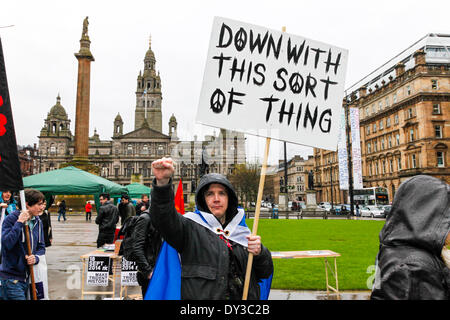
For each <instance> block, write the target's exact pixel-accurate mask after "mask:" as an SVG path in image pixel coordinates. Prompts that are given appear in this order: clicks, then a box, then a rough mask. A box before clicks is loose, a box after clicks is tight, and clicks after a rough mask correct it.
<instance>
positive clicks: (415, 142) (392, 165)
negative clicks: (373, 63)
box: [314, 34, 450, 203]
mask: <svg viewBox="0 0 450 320" xmlns="http://www.w3.org/2000/svg"><path fill="white" fill-rule="evenodd" d="M449 50H450V35H436V34H429V35H427V36H425V37H424V38H422V39H420V40H419V41H418V42H416V43H415V44H414V45H413V46H411V47H410V48H408V49H407V50H405V51H404V52H402V54H400V55H399V56H397V58H396V59H395V60H393V61H392V62H390V63H387V64H385V65H384V67H383V68H380V69H379V70H377V72H376V73H372V74H371V75H370V76H368V77H366V78H364V79H363V80H361V81H360V82H359V83H357V84H355V85H354V86H353V87H352V88H350V90H348V91H349V92H351V93H350V94H349V95H348V96H347V97H346V98H345V99H344V101H345V102H344V108H346V107H347V106H349V107H354V108H358V109H359V117H360V136H361V157H362V163H361V165H362V174H363V186H364V187H375V186H380V187H385V188H387V190H388V193H389V201H390V202H392V200H393V198H394V195H395V192H396V190H398V187H399V186H400V184H401V183H402V182H403V181H405V180H406V179H408V178H409V177H412V176H414V175H418V174H427V175H432V176H434V177H437V178H439V179H441V180H443V181H446V182H447V183H450V170H449V161H450V155H449V146H450V122H449V115H450V52H449ZM314 159H315V180H316V182H317V183H316V185H317V191H318V201H330V202H331V190H333V196H334V197H335V203H336V202H337V203H343V202H347V196H348V192H346V191H341V190H339V180H338V178H339V166H338V158H337V153H336V152H330V151H325V150H320V149H315V150H314ZM332 181H334V183H335V185H333V187H331V186H332Z"/></svg>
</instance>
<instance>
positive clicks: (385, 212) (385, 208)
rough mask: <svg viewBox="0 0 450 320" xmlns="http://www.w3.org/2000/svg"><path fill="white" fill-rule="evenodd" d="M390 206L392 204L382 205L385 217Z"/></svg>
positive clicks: (389, 210)
mask: <svg viewBox="0 0 450 320" xmlns="http://www.w3.org/2000/svg"><path fill="white" fill-rule="evenodd" d="M391 208H392V205H390V204H388V205H385V206H383V209H384V217H385V218H387V216H388V215H389V213H390V212H391Z"/></svg>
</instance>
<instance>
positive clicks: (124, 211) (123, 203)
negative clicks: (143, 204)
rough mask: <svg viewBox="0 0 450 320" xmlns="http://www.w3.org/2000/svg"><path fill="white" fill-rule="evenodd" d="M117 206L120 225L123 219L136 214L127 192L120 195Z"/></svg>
mask: <svg viewBox="0 0 450 320" xmlns="http://www.w3.org/2000/svg"><path fill="white" fill-rule="evenodd" d="M118 208H119V216H120V224H121V225H124V223H125V221H126V220H127V219H128V218H130V217H132V216H135V215H136V210H135V208H134V206H133V204H132V203H131V202H130V197H129V196H128V195H127V194H124V195H122V196H121V197H120V203H119V205H118Z"/></svg>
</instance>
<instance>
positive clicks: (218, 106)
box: [210, 89, 226, 113]
mask: <svg viewBox="0 0 450 320" xmlns="http://www.w3.org/2000/svg"><path fill="white" fill-rule="evenodd" d="M225 102H226V101H225V96H224V94H223V93H222V91H221V90H220V89H216V91H214V93H213V95H212V96H211V100H210V105H211V110H212V111H213V112H214V113H221V112H222V110H223V108H224V107H225Z"/></svg>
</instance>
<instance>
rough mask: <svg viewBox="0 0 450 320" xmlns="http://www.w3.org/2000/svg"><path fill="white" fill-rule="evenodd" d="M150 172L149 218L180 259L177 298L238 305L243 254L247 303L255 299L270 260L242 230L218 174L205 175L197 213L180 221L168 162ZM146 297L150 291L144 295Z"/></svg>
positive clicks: (233, 199)
mask: <svg viewBox="0 0 450 320" xmlns="http://www.w3.org/2000/svg"><path fill="white" fill-rule="evenodd" d="M152 170H153V174H154V175H155V179H154V181H153V187H152V201H151V206H150V215H151V217H152V223H153V224H154V226H155V228H156V229H157V230H159V231H160V232H161V235H162V237H163V238H164V240H165V241H166V242H167V243H168V244H170V245H171V246H172V247H173V248H174V249H175V250H176V251H177V252H178V253H179V255H180V260H181V289H180V290H181V293H180V298H181V299H195V300H205V299H221V300H239V299H242V293H243V288H244V280H245V272H246V268H247V261H248V254H249V253H252V254H253V255H254V258H253V264H252V272H251V278H250V285H249V291H248V299H249V300H254V299H259V298H260V287H259V285H258V282H259V281H260V280H261V279H267V278H270V277H271V275H272V273H273V262H272V257H271V254H270V251H269V250H268V249H267V248H266V247H264V246H263V245H262V244H261V237H260V236H257V235H256V236H252V235H251V233H250V230H249V229H248V227H247V226H246V225H245V219H244V217H245V216H244V211H243V210H242V209H238V199H237V196H236V192H235V191H234V188H233V186H232V185H231V183H230V182H229V181H228V180H227V179H226V178H225V177H224V176H222V175H220V174H216V173H211V174H207V175H204V176H203V177H202V178H201V180H200V183H199V186H198V188H197V191H196V195H195V200H196V205H197V209H198V210H197V211H196V213H186V214H185V215H181V214H179V213H178V212H177V211H176V209H175V205H174V194H173V190H172V175H173V172H174V166H173V162H172V159H170V158H163V159H159V160H156V161H154V162H153V163H152ZM243 221H244V222H243ZM155 272H156V271H155ZM153 277H155V275H153ZM152 280H153V279H152ZM150 291H151V285H150V286H149V290H148V292H147V295H148V294H149V292H150ZM147 295H146V298H147Z"/></svg>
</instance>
